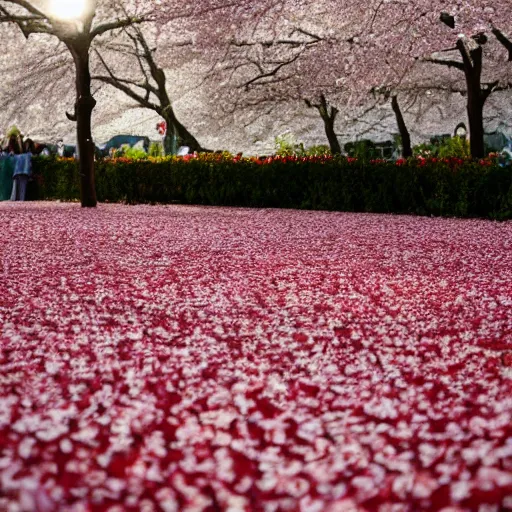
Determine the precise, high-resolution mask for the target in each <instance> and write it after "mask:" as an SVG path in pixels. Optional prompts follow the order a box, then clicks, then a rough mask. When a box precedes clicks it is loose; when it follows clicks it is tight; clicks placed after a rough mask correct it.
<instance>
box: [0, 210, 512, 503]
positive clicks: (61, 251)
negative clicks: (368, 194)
mask: <svg viewBox="0 0 512 512" xmlns="http://www.w3.org/2000/svg"><path fill="white" fill-rule="evenodd" d="M0 225H1V226H2V229H3V237H4V242H3V244H2V245H0V261H1V262H2V282H1V286H2V288H1V289H2V292H1V293H0V510H2V511H3V510H6V511H37V512H55V511H73V512H78V511H107V510H108V511H110V512H117V511H121V510H127V511H134V512H135V511H137V512H138V511H162V510H163V511H166V512H170V511H184V512H192V511H215V510H226V511H228V510H229V511H230V512H234V511H260V510H261V511H263V510H264V511H301V512H323V511H330V512H349V511H358V512H364V511H369V512H370V511H379V512H390V511H393V512H417V511H422V510H424V511H427V510H428V511H434V510H436V511H438V510H443V511H444V512H448V511H450V512H455V511H457V512H462V511H473V510H474V511H477V510H479V511H481V510H486V511H488V510H493V511H502V510H507V509H510V508H512V398H511V397H512V375H511V365H512V355H511V350H512V313H511V310H512V308H511V306H512V289H511V284H510V275H511V272H512V251H511V248H512V224H511V223H507V222H505V223H493V222H489V221H481V220H453V219H451V220H447V219H431V218H420V217H407V216H386V215H369V214H346V213H343V214H341V213H326V212H299V211H293V210H250V209H228V208H204V207H185V206H179V207H178V206H171V207H165V206H156V207H151V206H134V207H128V206H121V205H100V207H99V208H98V209H97V210H93V211H91V210H82V209H80V208H79V207H78V205H73V204H57V203H26V204H12V203H11V204H9V203H4V204H1V205H0ZM479 507H480V508H479Z"/></svg>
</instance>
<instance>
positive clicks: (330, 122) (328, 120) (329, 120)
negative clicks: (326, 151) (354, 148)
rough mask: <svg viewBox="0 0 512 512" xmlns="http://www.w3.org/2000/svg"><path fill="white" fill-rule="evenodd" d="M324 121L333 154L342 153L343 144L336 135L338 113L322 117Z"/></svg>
mask: <svg viewBox="0 0 512 512" xmlns="http://www.w3.org/2000/svg"><path fill="white" fill-rule="evenodd" d="M322 119H323V121H324V127H325V135H326V136H327V140H328V141H329V147H330V148H331V153H332V154H333V155H340V154H341V146H340V143H339V141H338V137H337V136H336V133H335V132H334V121H335V119H336V115H334V116H332V117H330V116H326V117H323V118H322Z"/></svg>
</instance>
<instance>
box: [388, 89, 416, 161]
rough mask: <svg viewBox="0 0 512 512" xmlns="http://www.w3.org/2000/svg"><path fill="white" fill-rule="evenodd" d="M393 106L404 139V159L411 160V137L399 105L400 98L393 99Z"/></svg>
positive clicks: (394, 97)
mask: <svg viewBox="0 0 512 512" xmlns="http://www.w3.org/2000/svg"><path fill="white" fill-rule="evenodd" d="M391 106H392V107H393V112H394V113H395V117H396V124H397V125H398V131H399V133H400V137H401V139H402V156H403V157H404V158H410V157H411V156H412V146H411V136H410V134H409V130H408V129H407V125H406V124H405V120H404V116H403V115H402V111H401V110H400V105H399V104H398V98H397V97H396V96H393V97H392V98H391Z"/></svg>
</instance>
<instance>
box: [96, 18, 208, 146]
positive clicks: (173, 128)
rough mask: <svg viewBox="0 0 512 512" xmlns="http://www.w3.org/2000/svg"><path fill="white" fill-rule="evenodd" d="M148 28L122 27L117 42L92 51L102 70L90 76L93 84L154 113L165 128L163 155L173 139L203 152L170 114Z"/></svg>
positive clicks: (174, 114)
mask: <svg viewBox="0 0 512 512" xmlns="http://www.w3.org/2000/svg"><path fill="white" fill-rule="evenodd" d="M151 28H152V29H153V30H151V31H150V30H148V27H147V26H146V27H144V29H143V28H142V27H139V26H135V25H133V26H131V27H125V28H123V30H122V34H121V39H119V38H116V39H114V40H110V41H107V44H106V45H105V46H103V47H101V48H100V49H96V54H97V56H98V58H99V60H100V62H101V64H102V67H103V69H102V70H101V71H98V74H93V80H98V81H101V82H104V83H106V84H109V85H111V86H113V87H115V88H116V89H118V90H120V91H122V92H123V93H124V94H126V95H127V96H128V97H129V98H131V99H133V100H135V102H136V103H137V104H138V105H140V106H141V107H144V108H148V109H150V110H154V111H155V112H157V113H158V114H159V115H160V116H161V117H162V118H163V119H164V121H165V123H166V125H167V131H166V135H165V140H164V146H165V149H166V153H167V152H169V151H170V148H171V146H172V143H173V141H174V140H175V139H176V138H177V139H178V141H179V144H182V145H185V146H188V147H189V148H190V149H191V150H192V151H204V148H203V147H202V146H201V144H200V143H199V142H198V141H197V139H196V138H195V137H194V135H192V133H190V131H189V130H188V129H187V128H186V127H185V126H184V125H183V124H182V123H181V122H180V121H179V119H178V118H177V116H176V113H175V112H174V109H173V106H172V101H171V98H170V95H169V92H168V89H167V77H166V74H165V70H164V69H163V67H162V66H161V65H160V63H159V62H158V61H157V57H156V55H155V53H156V50H157V47H156V46H155V44H154V43H156V41H155V39H156V38H155V37H154V34H151V32H153V33H154V32H155V28H156V27H154V26H153V27H151ZM152 35H153V37H151V36H152ZM150 38H151V39H150ZM151 43H153V44H151ZM181 44H182V45H185V46H188V45H191V44H192V42H191V41H189V40H186V41H185V42H184V43H181ZM109 57H110V58H109ZM116 70H119V71H116Z"/></svg>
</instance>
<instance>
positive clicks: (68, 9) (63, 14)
mask: <svg viewBox="0 0 512 512" xmlns="http://www.w3.org/2000/svg"><path fill="white" fill-rule="evenodd" d="M86 2H87V0H52V2H51V10H52V13H53V14H54V16H57V17H59V18H62V19H64V20H76V19H79V18H80V17H81V16H82V14H83V13H84V10H85V4H86Z"/></svg>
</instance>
